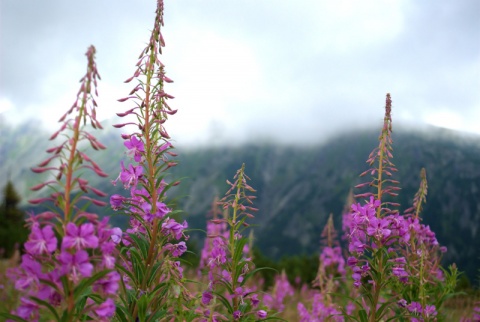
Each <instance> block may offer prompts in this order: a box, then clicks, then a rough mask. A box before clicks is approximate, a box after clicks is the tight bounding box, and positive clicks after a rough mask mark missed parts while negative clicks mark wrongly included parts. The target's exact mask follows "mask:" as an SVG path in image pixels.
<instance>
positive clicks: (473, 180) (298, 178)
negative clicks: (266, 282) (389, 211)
mask: <svg viewBox="0 0 480 322" xmlns="http://www.w3.org/2000/svg"><path fill="white" fill-rule="evenodd" d="M1 132H2V133H0V134H1V135H0V167H1V171H0V183H3V182H6V180H7V179H8V178H10V179H11V180H13V181H14V184H15V187H16V188H17V190H18V191H19V192H20V194H22V195H23V196H24V199H26V198H27V197H32V195H31V193H30V192H29V191H28V187H29V186H32V185H33V184H36V183H39V182H40V181H41V178H39V177H38V175H33V174H31V173H30V171H29V170H28V169H29V168H30V167H31V166H33V165H35V164H36V163H38V162H39V161H41V160H42V159H43V158H44V157H45V153H44V150H45V149H46V148H47V147H49V146H51V144H50V143H49V142H48V141H47V139H48V137H49V134H48V133H44V132H42V131H41V130H40V129H39V128H35V127H34V126H31V125H28V126H27V125H24V126H22V127H17V128H13V127H4V128H3V129H2V130H1ZM377 137H378V131H369V130H365V131H357V132H355V133H344V134H342V135H338V136H337V137H336V138H333V139H331V140H329V141H328V142H326V143H323V144H319V145H308V146H301V145H298V146H286V145H279V144H273V143H272V144H268V143H262V144H260V143H257V144H253V143H252V144H247V145H244V146H236V147H215V148H198V149H191V148H184V149H179V151H177V152H178V153H179V157H178V160H179V161H180V164H179V165H178V166H177V167H175V168H174V169H173V170H172V178H175V179H178V178H184V179H183V180H182V184H181V185H180V186H179V187H177V188H176V190H175V191H173V195H171V197H173V198H176V200H178V204H179V206H180V207H181V209H183V210H184V211H185V217H186V219H187V220H188V221H189V225H190V227H191V228H200V229H204V228H205V220H206V214H207V213H208V211H209V209H210V207H211V203H212V200H213V198H214V197H215V196H219V197H221V196H223V194H224V193H225V191H226V189H227V185H226V184H225V180H226V179H231V178H232V177H233V175H234V174H235V172H236V170H237V169H238V168H239V167H240V166H241V164H242V163H245V164H246V172H247V174H248V175H249V176H250V177H251V178H252V182H251V185H252V186H253V187H254V188H255V189H256V190H257V197H258V198H257V203H256V207H258V208H259V209H260V211H259V212H258V213H257V215H256V218H255V219H254V224H255V225H256V226H255V227H254V235H255V243H256V245H257V246H259V247H260V249H261V250H262V251H263V252H264V253H265V254H266V255H267V256H270V257H273V258H279V257H281V256H284V255H291V254H299V253H313V252H317V250H318V247H319V239H320V233H321V230H322V228H323V226H324V225H325V223H326V221H327V217H328V216H329V214H330V213H333V215H334V220H335V224H336V227H337V228H338V229H340V228H341V213H342V211H343V209H344V207H345V201H346V198H347V195H348V193H349V191H350V189H351V187H353V186H354V185H356V184H358V183H359V182H361V181H360V179H359V178H358V174H359V173H361V172H363V171H364V170H366V169H367V164H366V163H365V160H366V158H367V157H368V155H369V153H370V151H371V150H372V149H373V148H374V147H375V146H376V145H377V143H378V142H377ZM98 138H99V140H100V141H101V142H102V143H104V144H105V145H107V146H108V147H109V149H108V151H106V152H99V153H96V154H92V157H93V158H94V159H95V160H97V161H98V163H99V164H100V165H101V166H102V167H103V168H104V170H105V171H106V172H107V173H109V174H111V179H114V178H115V177H116V176H118V172H119V166H118V162H119V161H120V159H121V158H122V157H123V155H124V150H123V145H122V143H121V140H119V138H118V132H116V131H113V130H107V131H103V132H101V135H100V134H99V135H98ZM393 140H394V143H393V148H394V158H393V161H394V163H395V164H396V166H397V168H398V170H399V171H398V173H397V174H396V179H398V180H399V181H400V183H401V187H402V191H401V192H400V196H399V198H398V201H399V202H400V203H401V205H402V209H406V208H408V207H409V206H410V204H411V202H412V199H413V196H414V194H415V192H416V190H417V189H418V185H419V181H420V180H419V173H420V170H421V168H422V167H425V168H426V170H427V178H428V185H429V190H428V196H427V204H426V205H425V207H424V212H423V218H424V222H425V223H427V224H429V225H430V226H431V228H432V229H433V230H434V231H435V232H436V234H437V238H438V240H439V241H440V243H441V244H443V245H445V246H447V247H448V252H447V254H446V257H445V260H446V262H452V261H455V262H456V263H457V265H458V266H459V267H460V269H461V270H463V271H465V272H466V273H467V274H468V275H469V277H470V278H476V276H477V275H478V269H479V268H480V238H479V232H478V229H479V226H480V137H478V136H477V137H476V136H465V135H461V134H458V133H456V132H452V131H448V130H444V129H439V128H429V129H428V131H423V132H419V131H408V130H402V129H399V130H398V131H396V132H394V134H393ZM94 180H97V179H96V178H92V181H94ZM97 186H99V187H100V188H102V189H103V190H107V191H108V192H109V193H118V192H119V190H121V189H122V188H121V187H118V186H117V187H112V185H111V184H110V182H109V180H104V181H102V182H99V183H98V185H97ZM28 194H30V195H28ZM97 210H98V209H97ZM98 211H100V212H102V213H103V214H111V213H112V211H111V210H108V209H103V210H98ZM122 218H123V217H114V220H115V221H116V222H117V223H119V224H121V223H122V222H124V220H123V221H122ZM199 236H201V234H199V233H196V234H194V237H193V238H201V237H199Z"/></svg>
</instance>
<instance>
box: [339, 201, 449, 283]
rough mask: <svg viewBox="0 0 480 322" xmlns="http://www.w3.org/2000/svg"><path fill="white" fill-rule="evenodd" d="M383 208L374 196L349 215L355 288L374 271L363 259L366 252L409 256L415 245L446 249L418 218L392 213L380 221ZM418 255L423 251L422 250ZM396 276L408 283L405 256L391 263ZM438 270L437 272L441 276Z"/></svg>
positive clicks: (350, 249)
mask: <svg viewBox="0 0 480 322" xmlns="http://www.w3.org/2000/svg"><path fill="white" fill-rule="evenodd" d="M379 207H380V201H378V200H375V199H374V198H373V197H370V201H369V202H367V203H366V204H365V205H363V206H362V205H361V204H353V205H352V210H353V212H351V213H350V214H348V216H349V217H350V218H349V219H348V220H346V221H347V222H349V235H348V236H349V245H348V250H349V252H350V253H351V254H353V256H351V257H349V258H348V260H347V263H348V265H349V266H350V267H351V268H352V270H353V275H352V276H353V279H354V281H355V282H354V285H355V286H356V287H359V286H360V284H361V278H362V276H366V275H367V273H368V271H369V270H370V267H369V264H368V261H367V260H366V259H362V256H363V255H364V253H365V252H366V251H369V252H370V251H372V250H375V249H378V248H379V247H383V246H387V247H389V248H388V249H389V251H390V252H391V253H392V254H405V253H406V251H405V249H406V248H408V247H410V246H411V245H412V243H415V244H424V245H427V247H434V248H438V249H439V250H440V251H442V252H444V251H446V249H445V248H444V247H439V244H438V241H437V239H436V237H435V233H433V232H432V231H431V230H430V227H429V226H426V225H423V224H420V223H419V222H418V219H416V218H414V217H411V216H410V217H405V216H401V215H398V214H390V215H387V216H385V217H381V218H377V217H376V211H377V209H378V208H379ZM418 252H420V251H419V250H418ZM390 261H391V262H392V263H393V265H392V275H393V276H396V277H397V278H399V280H400V281H401V282H403V283H406V282H407V281H408V277H409V274H408V272H407V271H406V268H405V264H406V260H405V257H404V256H397V257H396V258H393V259H391V260H390ZM438 271H439V270H438V267H435V271H434V272H433V273H435V274H436V275H438Z"/></svg>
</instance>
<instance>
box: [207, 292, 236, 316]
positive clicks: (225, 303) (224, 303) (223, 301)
mask: <svg viewBox="0 0 480 322" xmlns="http://www.w3.org/2000/svg"><path fill="white" fill-rule="evenodd" d="M212 293H213V294H215V295H216V296H217V297H218V299H219V300H220V302H222V303H223V306H224V307H225V308H226V309H227V310H228V312H229V313H230V314H233V307H232V305H231V304H230V302H229V301H228V300H227V299H226V298H225V297H224V296H223V295H221V294H220V293H217V292H212Z"/></svg>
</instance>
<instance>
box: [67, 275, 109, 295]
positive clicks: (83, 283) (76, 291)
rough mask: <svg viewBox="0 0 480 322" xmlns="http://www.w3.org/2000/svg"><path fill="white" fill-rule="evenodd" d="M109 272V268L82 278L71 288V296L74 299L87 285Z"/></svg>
mask: <svg viewBox="0 0 480 322" xmlns="http://www.w3.org/2000/svg"><path fill="white" fill-rule="evenodd" d="M110 272H111V270H103V271H100V272H98V273H96V274H95V275H93V276H92V277H89V278H87V279H84V280H82V281H81V282H80V284H78V286H77V287H75V289H74V290H73V298H74V299H75V300H76V299H77V298H78V297H79V296H80V295H81V294H82V293H83V292H84V291H85V290H86V289H87V288H88V287H90V286H91V285H92V284H93V283H95V282H96V281H98V280H99V279H101V278H102V277H104V276H105V275H107V274H108V273H110Z"/></svg>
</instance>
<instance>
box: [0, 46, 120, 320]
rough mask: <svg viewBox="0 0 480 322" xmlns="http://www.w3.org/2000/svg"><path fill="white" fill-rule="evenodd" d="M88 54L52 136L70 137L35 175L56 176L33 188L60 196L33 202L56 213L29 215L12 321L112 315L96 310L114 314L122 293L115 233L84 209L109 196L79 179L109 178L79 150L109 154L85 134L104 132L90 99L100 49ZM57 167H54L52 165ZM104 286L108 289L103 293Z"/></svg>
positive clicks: (15, 272) (15, 276)
mask: <svg viewBox="0 0 480 322" xmlns="http://www.w3.org/2000/svg"><path fill="white" fill-rule="evenodd" d="M86 55H87V59H88V65H87V73H86V75H85V76H84V77H83V78H82V79H81V80H80V81H81V86H80V90H79V91H78V94H77V99H76V100H75V103H74V104H73V106H72V107H71V108H70V109H69V110H68V111H67V113H65V115H63V116H62V118H61V119H60V122H61V124H62V125H61V127H60V129H59V130H58V131H57V132H55V133H54V134H53V135H52V137H51V138H50V139H52V140H53V139H55V138H57V137H58V136H59V135H60V134H62V136H64V137H65V139H64V141H63V143H61V144H60V145H59V146H57V147H55V148H53V149H49V150H47V152H48V153H49V154H51V156H49V157H48V158H47V159H46V160H45V161H43V162H41V163H40V164H39V166H38V167H37V168H35V169H33V170H34V172H36V173H41V172H45V171H51V172H53V175H54V177H55V180H50V181H47V182H45V183H42V184H39V185H36V186H35V187H33V188H32V190H35V191H37V190H40V189H42V188H44V187H47V186H48V187H51V188H52V189H53V190H54V191H55V192H54V193H52V194H51V195H50V196H49V197H45V198H39V199H36V200H32V201H31V202H32V203H33V204H38V203H45V202H49V203H50V204H49V205H48V206H49V207H50V208H52V211H48V212H44V213H42V214H39V215H36V216H34V215H32V216H31V220H30V221H29V225H30V230H31V231H30V236H29V239H28V241H27V242H26V243H25V254H24V255H23V256H22V263H21V265H20V267H19V268H18V269H17V270H12V271H10V272H9V275H10V277H11V278H12V279H14V280H15V281H16V282H15V286H16V288H17V290H18V291H19V292H20V294H21V296H22V297H21V301H20V306H19V307H18V308H17V310H16V311H14V312H12V314H13V315H5V314H4V317H5V316H6V317H8V318H13V316H16V318H15V319H16V320H18V319H20V320H22V319H23V320H26V321H37V320H38V319H39V317H44V316H46V315H47V314H48V316H50V317H51V318H52V319H53V320H56V321H60V320H62V321H73V320H88V319H96V318H98V317H100V316H101V317H102V318H103V319H105V318H110V317H112V316H113V311H114V309H113V311H112V310H107V309H103V310H99V307H102V308H103V307H105V304H101V303H110V304H111V305H113V308H114V304H113V300H112V297H113V296H114V295H115V294H114V292H112V290H114V289H116V288H118V280H119V274H118V273H117V272H114V271H111V268H113V266H114V263H115V257H116V255H115V247H114V242H113V241H112V239H111V237H112V233H113V230H112V229H111V228H110V227H109V226H108V223H107V219H104V220H102V221H99V220H98V216H97V215H95V214H90V213H86V212H85V211H84V210H82V209H83V208H84V205H85V204H86V203H87V204H88V203H89V202H92V203H95V204H97V205H104V204H105V202H103V201H100V200H98V199H97V197H95V199H94V198H92V197H89V196H86V195H85V194H86V193H93V194H94V195H96V196H98V197H102V196H105V194H104V193H103V192H101V191H100V190H98V189H96V188H94V187H91V186H90V185H89V184H88V181H87V180H85V179H83V178H80V177H79V175H78V172H79V170H82V172H84V171H83V169H90V170H92V171H93V173H95V174H96V175H99V176H102V177H103V176H105V175H104V172H103V171H102V170H101V169H100V168H99V167H98V165H97V164H96V163H95V162H94V161H92V160H91V159H90V158H89V157H88V156H87V155H86V154H85V153H84V152H82V151H80V146H81V141H82V140H86V141H88V142H89V143H90V146H91V147H92V148H93V149H95V150H99V149H100V150H101V149H104V148H105V147H104V146H103V145H102V144H101V143H100V142H98V141H97V139H96V138H95V137H94V136H92V135H91V134H90V133H88V132H87V131H86V129H85V126H86V124H87V122H88V123H89V124H90V126H92V127H93V128H94V129H96V128H101V125H100V123H99V122H98V121H97V119H96V108H97V103H96V102H95V99H94V95H93V94H92V93H95V95H97V89H96V87H97V80H98V79H100V75H99V74H98V71H97V66H96V64H95V61H94V56H95V48H94V47H93V46H91V47H90V48H88V51H87V53H86ZM70 115H71V117H70V118H69V116H70ZM54 161H55V165H51V166H49V164H52V163H53V162H54ZM52 203H53V205H52ZM117 230H118V229H117ZM116 233H117V234H118V231H116ZM100 245H101V246H100ZM108 245H112V246H113V247H110V248H109V247H108ZM104 285H108V287H101V286H104ZM86 303H91V305H90V304H87V305H86ZM102 305H103V306H102ZM99 312H100V313H99Z"/></svg>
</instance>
